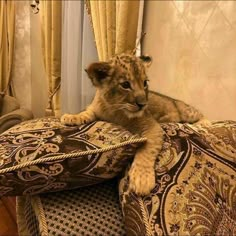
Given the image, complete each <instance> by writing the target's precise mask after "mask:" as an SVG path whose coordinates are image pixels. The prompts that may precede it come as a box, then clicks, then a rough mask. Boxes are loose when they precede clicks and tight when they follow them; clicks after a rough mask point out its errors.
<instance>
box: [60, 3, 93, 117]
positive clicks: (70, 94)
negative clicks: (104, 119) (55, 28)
mask: <svg viewBox="0 0 236 236" xmlns="http://www.w3.org/2000/svg"><path fill="white" fill-rule="evenodd" d="M84 7H85V6H84V2H83V1H73V0H71V1H64V2H63V29H62V89H61V94H62V100H61V103H62V113H78V112H80V111H81V110H83V109H84V108H85V107H86V106H87V105H88V104H89V103H91V101H92V98H93V96H94V93H95V89H94V88H93V86H92V84H91V82H90V80H89V79H88V78H87V74H86V72H85V71H84V69H85V68H86V67H87V66H88V65H89V64H90V63H92V62H94V61H97V60H98V56H97V51H96V45H95V42H94V36H93V32H92V27H91V23H90V20H89V17H88V15H87V12H86V11H85V9H84Z"/></svg>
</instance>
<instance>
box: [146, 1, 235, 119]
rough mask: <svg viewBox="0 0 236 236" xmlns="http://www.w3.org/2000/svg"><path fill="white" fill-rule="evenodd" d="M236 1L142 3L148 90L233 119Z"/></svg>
mask: <svg viewBox="0 0 236 236" xmlns="http://www.w3.org/2000/svg"><path fill="white" fill-rule="evenodd" d="M235 12H236V2H235V1H146V7H145V11H144V31H145V32H146V33H147V35H146V37H145V38H144V45H143V53H144V54H148V55H151V56H152V57H153V60H154V61H153V64H152V67H151V68H150V71H149V77H150V80H151V82H150V86H151V89H153V90H156V91H159V92H161V93H164V94H166V95H169V96H172V97H175V98H178V99H181V100H184V101H186V102H187V103H190V104H193V105H195V106H196V107H198V108H199V109H200V110H201V111H202V112H203V113H204V114H205V115H206V116H207V117H209V118H210V119H234V120H236V43H235V42H236V14H235Z"/></svg>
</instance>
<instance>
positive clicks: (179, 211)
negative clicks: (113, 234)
mask: <svg viewBox="0 0 236 236" xmlns="http://www.w3.org/2000/svg"><path fill="white" fill-rule="evenodd" d="M162 128H163V130H164V131H165V136H164V144H163V149H162V152H161V153H160V156H159V159H160V161H159V162H158V163H156V186H155V188H154V189H153V191H152V192H151V194H150V195H148V196H145V197H138V196H136V195H135V194H133V193H129V192H128V179H127V177H125V178H124V179H123V180H122V181H121V183H120V196H121V203H122V208H123V212H124V222H125V227H126V233H127V235H148V236H150V235H152V236H153V235H156V236H157V235H158V236H159V235H168V236H172V235H180V236H182V235H209V236H210V235H218V236H226V235H227V236H229V235H236V122H233V121H232V122H231V121H225V122H215V123H213V124H212V126H210V127H201V126H194V125H187V124H186V125H181V124H163V125H162Z"/></svg>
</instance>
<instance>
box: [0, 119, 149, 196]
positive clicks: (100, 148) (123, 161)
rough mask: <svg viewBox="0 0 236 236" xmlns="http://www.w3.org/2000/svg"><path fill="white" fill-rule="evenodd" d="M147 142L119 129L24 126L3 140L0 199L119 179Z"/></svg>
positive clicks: (45, 123)
mask: <svg viewBox="0 0 236 236" xmlns="http://www.w3.org/2000/svg"><path fill="white" fill-rule="evenodd" d="M144 141H145V139H144V138H140V137H138V136H137V135H132V134H131V133H129V132H128V131H127V130H125V129H123V128H121V127H120V126H117V125H114V124H111V123H107V122H102V121H98V122H94V123H91V124H88V125H82V126H73V127H69V126H64V125H62V124H61V123H60V121H59V119H57V118H52V117H49V118H41V119H35V120H30V121H26V122H23V123H21V124H19V125H16V126H14V127H12V128H11V129H9V130H7V131H6V132H4V133H3V134H1V135H0V196H3V195H25V194H38V193H42V192H51V191H59V190H62V189H73V188H77V187H82V186H87V185H92V184H96V183H99V182H102V181H104V180H106V179H111V178H113V177H114V176H116V175H118V174H119V173H120V172H121V171H122V170H123V169H124V168H125V167H126V166H127V164H128V163H129V162H130V161H131V160H132V158H133V156H134V154H135V150H136V148H137V147H138V146H139V145H140V144H141V143H143V142H144Z"/></svg>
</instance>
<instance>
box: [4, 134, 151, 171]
mask: <svg viewBox="0 0 236 236" xmlns="http://www.w3.org/2000/svg"><path fill="white" fill-rule="evenodd" d="M145 141H147V138H136V139H132V140H128V141H125V142H122V143H119V144H116V145H112V146H109V147H106V148H100V149H94V150H88V151H82V152H75V153H70V154H62V155H57V156H52V157H47V158H43V159H37V160H33V161H28V162H25V163H22V164H18V165H16V166H11V167H8V168H5V169H2V170H0V174H4V173H7V172H11V171H15V170H19V169H22V168H25V167H28V166H32V165H37V164H41V163H44V162H50V161H56V160H62V159H69V158H76V157H80V156H86V155H92V154H97V153H102V152H107V151H111V150H114V149H117V148H120V147H123V146H126V145H129V144H135V143H143V142H145Z"/></svg>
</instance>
